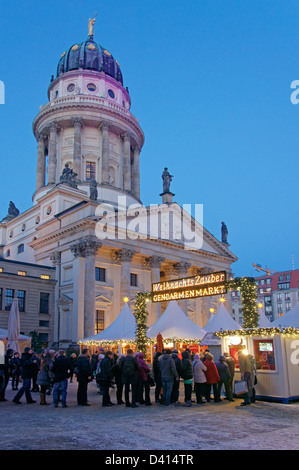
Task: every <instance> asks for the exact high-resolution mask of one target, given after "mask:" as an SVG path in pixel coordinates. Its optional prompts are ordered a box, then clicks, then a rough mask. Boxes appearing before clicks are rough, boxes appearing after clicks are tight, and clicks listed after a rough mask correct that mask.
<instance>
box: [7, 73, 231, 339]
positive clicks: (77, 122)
mask: <svg viewBox="0 0 299 470" xmlns="http://www.w3.org/2000/svg"><path fill="white" fill-rule="evenodd" d="M70 85H72V86H70ZM91 85H93V86H91ZM109 90H110V91H109ZM48 96H49V102H48V103H47V104H46V105H45V106H43V107H41V109H40V112H39V113H38V115H37V116H36V118H35V119H34V122H33V133H34V136H35V138H36V140H37V176H36V190H35V193H34V195H33V206H32V207H31V208H29V209H28V210H27V211H25V212H23V213H21V214H19V215H17V216H15V217H13V218H12V219H3V221H2V222H1V223H0V246H1V253H2V256H3V259H4V260H15V261H18V262H19V263H24V262H25V263H31V264H37V265H40V266H48V267H49V269H50V268H52V269H53V268H55V280H56V282H55V288H54V287H53V289H54V290H55V307H54V309H53V311H54V317H53V322H51V334H49V338H51V339H53V341H54V342H55V343H59V344H60V345H61V346H64V345H68V344H69V343H71V342H74V341H77V340H78V339H82V338H84V337H86V336H90V335H93V334H94V333H95V329H96V328H97V327H96V324H98V319H99V318H100V317H101V318H102V319H103V325H102V327H103V326H104V327H107V326H109V324H110V323H111V322H112V321H113V320H114V319H115V318H116V317H117V315H118V314H119V312H120V309H121V308H122V305H123V297H129V299H130V305H131V307H132V308H133V306H134V299H135V296H136V293H137V292H139V291H151V285H152V283H153V282H158V281H160V280H170V279H178V278H180V277H186V276H192V275H194V274H196V273H203V272H212V271H219V270H225V271H226V272H227V273H230V272H231V264H232V263H233V262H234V261H236V259H237V258H236V257H235V255H233V253H232V252H231V251H230V250H229V249H228V246H227V245H226V244H223V243H221V242H220V241H218V240H217V239H216V238H215V237H214V236H213V235H211V234H210V233H209V232H208V231H207V230H205V229H204V228H202V227H200V226H199V224H197V223H196V222H195V221H194V220H191V225H192V228H193V229H194V231H195V233H196V234H198V235H200V236H201V237H202V244H201V245H200V246H199V247H198V248H197V249H192V250H189V249H186V246H185V240H184V237H181V238H180V236H179V237H178V236H177V235H178V233H182V229H183V228H184V227H183V226H181V225H180V224H181V220H182V218H184V216H186V213H185V212H184V211H182V209H181V208H180V206H178V205H177V204H176V203H172V199H171V201H170V200H169V201H167V204H164V205H161V206H160V205H159V204H156V205H151V206H150V207H145V206H143V205H142V202H141V200H140V168H139V158H140V152H141V150H142V146H143V143H144V135H143V131H142V129H141V127H140V125H139V122H138V120H137V119H136V118H135V117H134V116H133V114H132V113H131V112H130V106H131V100H130V97H129V93H128V90H127V89H125V88H124V87H123V85H122V82H121V81H117V80H116V79H114V78H112V76H109V73H104V72H103V71H95V70H87V69H83V68H79V69H78V70H68V71H67V72H65V73H63V72H62V73H60V74H59V75H58V76H57V78H56V79H53V80H52V81H51V84H50V86H49V90H48ZM66 164H67V165H68V166H67V167H65V165H66ZM64 168H66V169H68V168H69V169H71V170H72V171H73V174H74V175H75V184H72V185H69V184H66V183H63V181H62V180H61V178H60V176H61V174H62V171H63V169H64ZM92 179H94V180H96V182H97V188H96V190H97V197H98V199H97V200H95V198H94V197H92V198H90V186H91V185H90V181H91V180H92ZM115 209H116V211H115ZM127 209H129V210H127ZM161 211H162V212H161ZM168 211H170V212H171V222H170V219H169V218H168V217H169V214H168ZM107 214H108V216H107ZM165 217H166V218H165ZM152 218H153V219H154V220H155V221H159V220H160V218H161V220H162V222H161V224H160V227H159V229H157V227H156V226H155V227H154V229H152V227H151V228H150V229H148V221H149V220H151V219H152ZM106 219H107V220H106ZM189 219H190V216H189ZM103 221H106V223H105V224H104V223H103ZM184 223H185V222H184ZM101 224H102V225H101ZM177 227H179V229H178V228H177ZM156 229H157V230H156ZM100 235H102V236H100ZM103 235H104V236H103ZM20 245H23V249H22V250H20V249H19V247H20ZM1 253H0V254H1ZM36 282H37V281H36ZM216 302H217V298H212V297H209V298H205V299H195V300H185V301H181V302H180V305H181V307H182V308H183V310H184V312H185V314H186V315H188V316H189V317H190V318H191V319H192V320H193V321H195V322H196V323H197V324H198V325H200V326H203V325H204V324H205V322H206V321H207V319H208V318H209V308H210V307H211V306H213V305H214V306H215V303H216ZM228 304H229V302H228V303H227V307H228V308H229V305H228ZM165 308H166V305H165V303H161V304H152V305H150V306H149V325H150V324H152V323H153V322H154V321H155V320H157V319H158V318H159V316H160V315H161V314H162V313H163V311H164V310H165ZM36 315H37V316H38V312H37V313H36Z"/></svg>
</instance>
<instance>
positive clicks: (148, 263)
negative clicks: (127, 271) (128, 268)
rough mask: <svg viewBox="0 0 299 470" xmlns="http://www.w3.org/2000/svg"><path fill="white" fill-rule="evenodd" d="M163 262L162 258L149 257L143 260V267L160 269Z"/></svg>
mask: <svg viewBox="0 0 299 470" xmlns="http://www.w3.org/2000/svg"><path fill="white" fill-rule="evenodd" d="M163 261H165V258H163V257H162V256H157V255H154V256H150V257H149V258H145V260H144V266H145V267H147V268H160V266H161V263H163Z"/></svg>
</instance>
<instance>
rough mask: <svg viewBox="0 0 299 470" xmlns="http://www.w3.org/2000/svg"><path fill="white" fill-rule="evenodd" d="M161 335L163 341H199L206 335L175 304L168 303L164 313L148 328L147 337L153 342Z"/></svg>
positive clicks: (172, 302)
mask: <svg viewBox="0 0 299 470" xmlns="http://www.w3.org/2000/svg"><path fill="white" fill-rule="evenodd" d="M159 333H161V335H162V338H163V341H165V340H169V341H179V340H180V339H184V340H189V341H196V342H198V341H200V340H201V339H202V338H203V337H204V336H205V334H206V331H204V330H203V329H202V328H200V327H199V326H198V325H196V323H194V322H193V321H192V320H190V319H189V318H188V317H187V316H186V315H185V314H184V312H183V310H182V309H181V308H180V307H179V305H178V304H177V302H176V301H175V300H174V301H171V302H169V304H168V306H167V308H166V310H165V312H164V313H163V314H162V315H161V317H160V318H158V320H157V321H156V322H155V323H154V324H153V325H152V326H150V327H149V329H148V331H147V337H148V338H150V339H152V340H154V339H156V338H157V335H158V334H159Z"/></svg>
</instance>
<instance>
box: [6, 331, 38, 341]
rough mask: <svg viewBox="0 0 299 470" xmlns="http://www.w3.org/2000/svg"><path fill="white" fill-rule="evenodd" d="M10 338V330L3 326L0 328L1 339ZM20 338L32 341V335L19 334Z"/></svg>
mask: <svg viewBox="0 0 299 470" xmlns="http://www.w3.org/2000/svg"><path fill="white" fill-rule="evenodd" d="M7 339H8V330H4V329H3V328H0V340H1V341H5V340H7ZM19 340H21V341H23V340H24V341H26V340H29V341H31V336H26V335H21V334H20V335H19Z"/></svg>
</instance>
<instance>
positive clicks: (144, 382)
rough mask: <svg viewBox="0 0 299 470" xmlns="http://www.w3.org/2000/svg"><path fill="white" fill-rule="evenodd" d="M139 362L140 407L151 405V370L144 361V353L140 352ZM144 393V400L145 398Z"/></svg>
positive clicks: (138, 393) (138, 397) (138, 387)
mask: <svg viewBox="0 0 299 470" xmlns="http://www.w3.org/2000/svg"><path fill="white" fill-rule="evenodd" d="M137 361H138V364H139V370H138V382H137V403H138V402H139V403H140V405H144V404H145V405H146V406H150V405H151V400H150V384H149V373H150V368H149V366H148V365H147V363H146V362H145V360H144V354H143V352H140V353H139V354H138V356H137ZM143 392H144V398H143Z"/></svg>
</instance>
